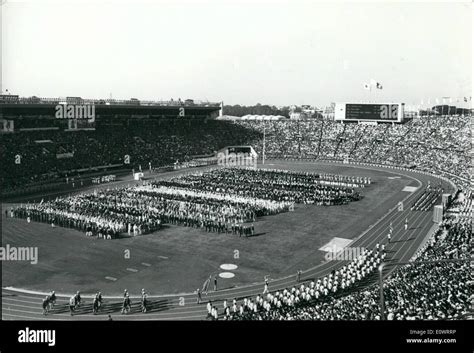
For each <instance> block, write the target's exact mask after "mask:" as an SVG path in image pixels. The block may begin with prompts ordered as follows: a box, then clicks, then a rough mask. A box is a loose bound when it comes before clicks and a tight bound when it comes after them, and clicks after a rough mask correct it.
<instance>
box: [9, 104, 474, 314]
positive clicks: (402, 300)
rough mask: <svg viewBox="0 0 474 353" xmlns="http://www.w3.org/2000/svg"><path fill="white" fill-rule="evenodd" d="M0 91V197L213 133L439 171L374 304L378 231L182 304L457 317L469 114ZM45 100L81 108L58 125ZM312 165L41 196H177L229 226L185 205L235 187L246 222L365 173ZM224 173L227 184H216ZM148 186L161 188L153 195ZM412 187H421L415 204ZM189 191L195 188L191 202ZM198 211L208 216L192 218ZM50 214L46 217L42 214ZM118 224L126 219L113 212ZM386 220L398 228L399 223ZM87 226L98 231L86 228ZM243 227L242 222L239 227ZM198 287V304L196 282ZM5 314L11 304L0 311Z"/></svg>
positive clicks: (86, 175) (192, 153)
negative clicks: (420, 232)
mask: <svg viewBox="0 0 474 353" xmlns="http://www.w3.org/2000/svg"><path fill="white" fill-rule="evenodd" d="M2 99H3V101H1V102H0V109H1V119H2V120H3V121H7V122H8V123H4V129H3V130H2V156H1V158H2V164H3V168H2V176H1V182H2V193H3V196H4V198H5V197H7V198H12V199H14V198H15V197H18V196H21V195H24V194H41V193H44V192H46V191H48V190H58V189H61V188H65V187H66V185H67V187H70V182H71V179H72V180H74V181H75V183H76V186H79V183H80V185H81V187H82V186H85V185H90V184H91V183H93V181H94V180H96V179H97V178H98V177H99V178H100V177H101V176H104V175H109V174H111V173H113V174H120V173H128V174H130V173H131V172H132V170H133V171H141V170H142V169H148V168H149V169H150V172H152V170H159V168H165V169H166V168H170V170H172V169H173V168H176V166H177V165H188V166H189V165H192V163H193V162H196V161H199V159H200V158H205V157H208V158H209V164H212V163H214V162H213V161H214V159H213V158H212V156H215V154H216V153H217V152H218V151H219V150H222V149H223V148H225V147H226V146H253V148H254V149H255V151H256V152H257V154H258V156H260V157H261V158H262V163H265V162H266V160H267V161H268V160H291V161H301V162H305V161H307V162H315V161H324V162H331V163H339V164H341V165H347V166H350V165H377V166H378V167H381V168H398V169H401V170H405V171H411V172H413V173H425V174H429V175H432V176H434V177H437V178H443V180H445V181H449V182H450V183H452V185H453V190H452V193H451V194H450V197H449V201H447V203H446V204H445V206H444V213H443V215H442V219H441V220H440V221H439V222H438V224H437V226H436V228H435V229H434V231H433V232H432V234H431V236H430V237H429V239H428V241H427V242H426V243H424V244H423V246H422V247H421V248H420V249H419V250H418V251H417V252H416V254H412V255H413V256H409V259H410V262H409V263H400V266H392V267H391V268H390V269H387V270H386V271H385V272H383V269H382V270H381V271H382V274H383V275H384V276H385V277H384V278H385V279H384V281H385V282H384V285H383V292H384V296H385V303H384V305H385V307H383V306H381V305H380V304H379V299H380V285H379V284H378V283H377V274H378V270H379V266H380V265H381V264H382V263H383V262H384V259H385V256H386V255H387V253H386V252H385V250H384V248H383V246H382V247H379V246H380V245H381V243H382V241H381V240H378V241H377V242H376V244H375V243H371V245H372V246H371V248H368V249H366V250H365V251H364V252H363V253H362V254H360V256H358V257H357V258H355V259H353V260H352V261H348V262H345V263H343V265H341V267H339V268H337V269H336V268H333V269H332V270H330V271H326V272H325V274H322V275H321V276H319V277H318V276H317V275H315V276H314V277H312V278H311V279H307V278H303V279H301V280H300V278H299V274H298V280H297V283H296V284H294V283H293V282H288V281H281V282H278V281H272V282H270V283H267V282H266V283H265V284H264V287H263V288H264V290H263V293H262V292H261V288H262V287H260V284H259V285H258V286H257V287H255V286H254V287H252V288H253V289H252V291H250V293H251V294H249V295H243V296H240V297H237V298H236V294H233V293H232V292H229V293H224V294H219V295H217V296H216V299H215V300H217V301H221V300H222V301H223V307H220V308H219V309H218V308H217V306H215V305H214V304H213V303H211V302H210V301H209V302H208V304H207V307H206V308H204V305H200V306H199V305H197V306H196V307H197V309H196V310H195V311H194V312H193V314H194V315H195V316H193V317H200V318H203V319H205V318H206V315H205V314H204V315H202V316H201V313H202V311H203V310H204V311H205V309H207V318H210V319H216V320H217V319H227V320H380V319H388V320H436V319H462V318H466V316H468V315H472V302H473V299H474V297H473V290H472V289H473V285H474V277H473V271H472V262H471V260H470V259H471V255H472V249H473V239H472V216H473V191H472V179H471V175H470V171H471V169H470V168H471V162H472V152H471V151H472V149H471V148H472V137H471V126H472V121H471V119H472V117H471V115H469V114H468V115H464V114H462V115H456V116H454V115H423V116H417V117H415V118H413V119H407V120H406V121H403V122H402V123H400V124H393V123H388V124H358V123H346V124H344V123H341V122H338V121H336V120H334V119H333V118H328V117H322V116H320V117H318V118H316V119H314V118H313V119H297V120H290V119H281V118H278V119H264V118H262V119H232V120H225V119H224V120H223V119H216V118H217V116H218V114H219V109H220V104H217V103H195V102H193V101H190V100H188V101H184V102H180V101H179V102H176V101H173V102H145V101H139V100H128V101H112V100H85V99H84V100H83V99H81V98H77V97H76V98H74V97H72V98H71V97H69V98H66V99H65V100H62V99H40V98H36V97H32V98H18V97H16V98H15V97H9V98H8V99H5V98H2ZM68 99H69V100H68ZM58 104H59V105H61V104H66V105H67V104H75V105H77V104H85V105H88V104H93V105H94V106H95V109H96V110H95V117H94V118H95V119H94V121H83V122H81V124H79V123H77V124H72V125H71V123H70V119H69V120H68V119H58V118H57V117H56V116H55V111H54V109H55V107H56V106H57V105H58ZM183 112H184V113H183ZM180 114H181V115H180ZM11 122H12V123H11ZM263 158H265V159H263ZM186 163H187V164H186ZM213 173H214V174H213ZM221 173H224V174H221ZM226 173H227V174H226ZM324 178H325V176H323V175H314V176H313V175H309V174H297V173H293V174H291V173H283V172H281V171H269V172H256V171H250V170H249V171H246V170H244V171H242V170H240V171H239V172H232V171H227V172H210V173H208V174H190V175H188V176H185V177H180V178H177V179H170V180H169V181H160V182H152V183H150V184H146V185H145V184H144V185H143V186H141V187H140V188H137V189H130V188H128V189H123V190H121V191H104V192H98V193H97V192H96V193H95V194H93V195H88V196H86V195H84V196H75V197H72V198H64V199H62V198H60V199H58V198H56V200H55V201H52V202H51V203H48V204H47V205H48V207H49V206H51V207H53V208H54V207H56V208H57V209H58V210H59V211H58V212H62V214H65V213H64V212H66V211H71V210H72V211H71V212H76V213H77V214H80V215H82V216H83V215H84V214H87V215H89V213H88V212H90V211H91V209H90V208H89V206H87V205H89V204H94V203H97V204H99V205H101V206H100V207H102V208H103V207H108V206H104V204H100V203H101V202H103V200H104V199H106V200H108V202H110V203H111V204H113V205H114V206H113V207H115V209H113V210H114V211H115V212H118V211H117V207H119V206H117V205H118V202H119V203H121V204H120V207H130V205H132V204H134V203H135V202H137V205H138V204H139V203H140V205H139V206H137V207H138V209H143V208H141V207H142V206H143V205H142V203H141V202H142V201H134V200H138V199H140V200H148V201H143V202H145V203H144V204H145V205H149V206H147V207H151V208H152V209H155V210H163V211H160V212H165V211H166V212H168V211H167V210H169V209H170V208H172V209H173V210H176V212H178V210H179V212H183V209H185V210H186V211H189V212H194V213H193V214H196V212H197V213H200V215H199V216H196V217H194V218H189V217H188V218H185V217H181V216H176V217H175V216H174V215H172V216H170V214H171V213H169V214H168V213H167V216H166V217H167V218H166V223H171V224H178V225H185V226H188V227H192V228H194V227H197V228H199V227H202V228H204V227H205V228H206V230H207V231H209V232H218V233H232V234H238V233H239V230H236V229H237V228H234V226H232V229H230V228H227V227H226V226H224V225H223V224H221V221H220V219H219V221H218V222H217V221H216V219H217V218H216V217H219V215H218V214H219V212H218V211H215V209H213V208H212V207H210V206H207V208H206V209H205V211H204V208H200V207H201V206H196V205H197V204H199V205H200V204H202V203H203V202H204V201H202V200H207V201H205V202H208V203H209V204H210V205H217V204H219V203H220V202H222V199H225V197H226V196H222V195H228V194H232V192H237V191H236V190H239V191H238V193H239V198H236V199H235V200H232V201H230V200H227V199H225V202H226V207H227V208H226V210H227V212H228V214H226V216H227V215H230V216H229V219H232V222H234V223H235V222H237V223H238V222H253V221H255V219H256V215H257V214H258V215H259V216H260V215H269V214H276V213H280V212H287V211H289V208H290V205H289V203H288V201H292V202H296V203H315V204H318V205H336V204H347V203H348V201H357V200H359V199H360V197H359V195H358V193H356V192H355V191H354V190H353V189H352V187H346V186H347V185H346V184H345V183H349V182H350V183H352V184H354V185H355V187H361V186H360V185H362V184H364V183H367V180H366V179H364V182H362V181H361V180H362V179H355V178H353V179H350V180H349V179H348V180H346V179H341V178H338V177H334V176H330V177H328V178H329V179H327V180H325V179H324ZM331 178H332V179H331ZM316 179H319V181H318V182H319V183H321V180H323V181H325V182H327V183H329V184H330V183H337V185H338V187H337V188H336V187H334V188H332V189H331V187H328V186H321V187H320V188H319V187H318V188H316V189H315V187H314V184H315V183H317V182H316V181H315V180H316ZM225 180H227V181H228V183H227V184H226V183H223V181H225ZM269 180H271V183H273V184H272V185H278V187H275V186H273V189H272V190H270V189H269V188H268V184H269V183H270V182H269ZM290 180H291V181H295V180H296V182H297V183H298V190H297V191H295V190H293V189H292V187H291V186H288V185H290V184H291V182H290ZM358 184H360V185H358ZM245 185H254V186H253V187H248V186H247V187H246V186H245ZM256 185H258V187H257V186H256ZM340 185H344V186H343V187H340ZM277 189H278V190H277ZM280 189H281V190H280ZM183 190H185V191H183ZM214 190H217V191H214ZM219 190H220V191H219ZM275 190H277V191H275ZM308 190H309V191H308ZM315 190H316V191H315ZM213 192H216V193H219V192H220V193H221V194H213ZM155 194H157V195H158V196H159V197H160V198H161V199H159V198H156V195H155ZM169 194H173V200H171V201H166V202H168V203H166V202H164V203H163V200H168V199H169V197H168V196H167V195H169ZM268 195H270V196H268ZM301 195H304V197H301ZM308 195H310V196H308ZM328 195H330V196H328ZM332 196H334V197H333V198H331V197H332ZM424 197H426V200H428V201H427V202H425V203H423V200H424ZM440 197H441V187H440V186H439V187H438V188H437V189H436V188H434V187H433V188H431V187H430V186H429V187H428V188H427V191H426V192H425V194H421V195H420V194H418V198H417V199H416V200H417V202H416V203H415V206H414V208H416V209H417V210H418V211H419V212H422V211H423V212H426V211H428V210H431V208H432V206H433V205H434V204H435V203H436V200H438V199H439V198H440ZM117 198H118V199H119V201H117ZM246 198H248V199H246ZM250 198H251V199H250ZM85 199H86V201H84V202H85V203H84V205H86V206H83V203H81V202H83V200H85ZM260 199H261V200H264V199H265V202H263V201H261V202H262V203H261V205H260V206H259V204H258V202H257V201H256V200H260ZM78 200H80V201H78ZM190 200H198V201H196V203H195V204H193V203H192V202H190ZM236 200H237V201H236ZM249 200H250V201H249ZM259 202H260V201H259ZM41 203H43V201H41ZM242 205H244V206H242ZM249 205H251V206H249ZM256 205H257V206H256ZM28 207H30V208H17V209H15V210H14V211H12V217H15V218H24V219H26V218H28V222H29V221H30V219H29V218H30V213H29V212H33V213H32V216H33V217H36V218H37V219H36V218H35V219H33V221H38V222H42V221H44V222H46V223H48V222H51V218H47V215H46V213H41V212H42V211H38V212H37V210H36V209H33V208H31V207H33V206H28ZM82 207H84V208H82ZM183 207H184V208H183ZM186 207H187V208H186ZM111 209H112V208H111ZM149 209H150V208H149ZM15 212H16V213H15ZM35 212H37V213H35ZM47 212H51V210H50V209H48V211H47ZM120 212H122V211H120ZM206 212H207V213H206ZM407 212H409V211H407ZM113 213H114V212H112V214H113ZM180 214H181V213H180ZM144 215H145V216H146V217H145V219H146V222H148V221H149V222H148V223H146V222H145V219H143V218H141V216H138V215H137V214H133V216H131V217H139V218H140V221H138V222H137V223H140V222H142V224H144V227H145V226H146V227H148V228H146V230H144V232H143V233H147V232H153V231H155V230H156V229H158V228H159V227H160V226H161V223H160V220H158V219H155V218H153V217H152V216H151V215H150V214H148V213H144ZM203 215H204V217H208V218H206V220H212V222H210V223H205V222H204V221H203V219H202V218H203ZM71 217H72V216H71ZM90 217H94V214H90ZM127 217H128V215H127ZM162 219H163V218H162ZM239 219H240V221H239ZM67 222H69V220H67ZM68 224H69V223H68ZM74 224H76V223H74ZM150 224H151V226H149V225H150ZM199 224H200V226H199ZM52 225H53V226H54V225H55V224H54V222H53V223H52ZM70 227H71V228H74V227H76V226H70ZM120 227H122V228H123V229H122V228H121V229H122V230H123V231H124V232H127V227H126V225H121V226H120ZM252 227H253V226H252ZM390 227H391V224H390ZM399 227H400V232H402V229H401V228H402V227H403V226H402V223H400V225H399ZM76 228H81V229H85V230H86V232H87V233H91V230H90V229H89V228H88V226H87V225H86V224H82V223H81V225H80V226H78V227H76ZM249 229H250V228H249ZM405 230H407V224H406V223H405ZM97 232H98V233H99V236H103V237H105V235H104V234H101V233H102V230H100V227H99V228H98V230H97ZM130 232H132V233H135V232H141V231H136V230H134V229H132V230H130V226H129V227H128V233H129V234H130ZM242 232H244V233H245V234H247V230H240V234H241V235H242ZM249 232H251V233H252V234H253V228H252V229H251V230H249ZM95 233H96V231H94V235H95ZM376 236H377V237H379V235H376ZM379 239H380V237H379ZM397 251H398V250H397ZM443 261H445V262H443ZM317 273H318V272H316V274H317ZM304 275H305V272H303V276H304ZM304 277H307V276H304ZM290 283H293V284H291V285H290ZM208 285H209V283H208ZM237 290H238V289H237ZM237 292H238V291H236V293H237ZM259 292H260V293H259ZM257 293H258V294H257ZM198 296H199V297H198V304H200V303H201V302H200V299H201V297H200V296H201V293H200V292H199V291H198ZM142 299H143V297H142ZM188 310H189V309H188ZM193 310H194V309H193ZM7 315H10V316H15V315H14V314H11V313H10V314H7ZM71 315H72V311H71ZM150 315H151V314H150ZM179 317H180V318H186V315H185V314H180V316H179ZM159 318H160V317H157V319H159Z"/></svg>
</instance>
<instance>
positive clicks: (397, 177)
mask: <svg viewBox="0 0 474 353" xmlns="http://www.w3.org/2000/svg"><path fill="white" fill-rule="evenodd" d="M388 179H401V177H399V176H395V177H388Z"/></svg>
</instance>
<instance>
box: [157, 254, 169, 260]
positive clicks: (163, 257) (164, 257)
mask: <svg viewBox="0 0 474 353" xmlns="http://www.w3.org/2000/svg"><path fill="white" fill-rule="evenodd" d="M158 257H159V258H160V259H165V260H167V259H168V258H167V257H166V256H161V255H160V256H158Z"/></svg>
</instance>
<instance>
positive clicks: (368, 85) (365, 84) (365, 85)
mask: <svg viewBox="0 0 474 353" xmlns="http://www.w3.org/2000/svg"><path fill="white" fill-rule="evenodd" d="M364 89H366V90H368V91H370V84H368V83H364Z"/></svg>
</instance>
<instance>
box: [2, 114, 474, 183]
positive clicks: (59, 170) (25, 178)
mask: <svg viewBox="0 0 474 353" xmlns="http://www.w3.org/2000/svg"><path fill="white" fill-rule="evenodd" d="M30 120H32V121H35V119H30ZM37 120H41V119H40V118H39V117H38V119H37ZM44 120H45V121H46V122H48V121H51V119H44ZM53 120H54V119H53ZM48 124H51V123H50V122H49V123H48ZM46 125H47V124H46ZM264 125H265V129H266V155H267V156H268V157H278V158H285V157H290V158H319V159H337V160H345V159H350V160H354V161H361V162H373V163H383V164H396V165H406V166H416V168H419V169H422V170H426V171H437V172H438V173H441V174H442V175H445V176H450V177H452V176H453V175H454V176H457V177H461V178H463V180H466V179H469V162H470V158H469V150H470V143H471V141H470V138H471V133H470V116H451V117H448V116H423V117H420V118H417V119H413V120H409V121H408V122H406V123H404V124H381V125H376V126H372V125H359V124H341V123H338V122H335V121H334V120H330V119H311V120H296V121H290V120H279V121H235V122H230V121H219V120H212V119H208V120H202V119H196V120H192V119H187V120H163V119H134V118H133V117H128V118H122V117H116V118H115V119H113V118H108V119H98V120H97V123H96V127H95V130H93V131H75V132H67V133H65V132H63V131H62V130H61V129H58V130H48V131H44V130H35V131H28V132H23V131H20V132H15V133H14V134H5V135H4V136H3V138H2V147H3V148H2V149H1V158H2V161H4V163H5V168H2V175H1V179H2V180H1V181H2V185H3V190H4V192H5V191H8V190H15V189H18V188H23V187H25V186H27V185H29V184H32V183H33V184H34V183H39V182H42V181H43V182H46V181H49V182H51V181H56V180H61V178H64V177H65V175H66V174H68V175H69V176H72V177H77V178H79V177H80V176H81V174H83V173H85V172H84V171H83V170H84V169H86V170H87V169H93V168H98V167H103V166H118V167H122V168H125V169H130V170H131V169H132V168H135V169H137V168H138V167H139V165H141V166H143V167H144V168H145V167H147V166H148V165H150V164H151V166H152V167H153V168H157V167H160V166H166V165H170V164H172V163H175V162H176V160H179V161H180V162H184V163H186V162H190V161H192V160H193V156H196V155H209V154H213V153H215V152H216V151H218V150H219V149H220V148H223V147H225V146H229V145H252V146H254V147H255V149H256V150H257V152H258V153H259V154H260V155H261V152H262V150H263V130H264ZM61 154H70V155H68V156H66V157H64V158H58V155H61ZM125 155H127V156H130V164H126V163H124V156H125ZM16 156H20V157H21V162H20V163H16V162H17V161H18V159H17V158H16ZM110 168H111V167H110ZM460 186H463V187H464V186H466V185H465V184H464V185H460Z"/></svg>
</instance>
